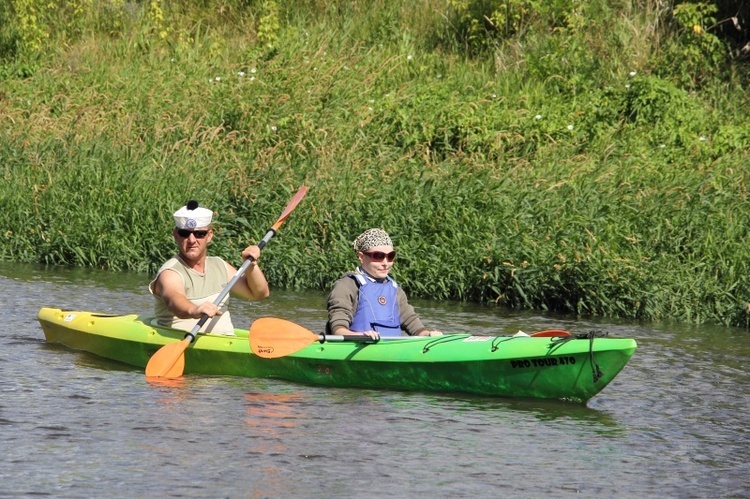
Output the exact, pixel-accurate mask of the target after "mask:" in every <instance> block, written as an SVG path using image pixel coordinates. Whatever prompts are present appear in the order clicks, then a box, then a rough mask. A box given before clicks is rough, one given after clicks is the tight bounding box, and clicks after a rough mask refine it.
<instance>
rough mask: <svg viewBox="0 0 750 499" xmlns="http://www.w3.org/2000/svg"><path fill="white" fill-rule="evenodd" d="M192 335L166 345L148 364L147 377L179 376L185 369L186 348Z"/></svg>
mask: <svg viewBox="0 0 750 499" xmlns="http://www.w3.org/2000/svg"><path fill="white" fill-rule="evenodd" d="M188 345H190V336H188V337H187V338H185V339H184V340H182V341H179V342H176V343H169V344H167V345H164V346H163V347H161V348H160V349H159V350H157V351H156V353H155V354H154V355H152V356H151V358H150V359H149V361H148V364H146V377H147V378H151V377H161V378H177V377H180V376H182V373H183V372H184V371H185V349H186V348H187V347H188Z"/></svg>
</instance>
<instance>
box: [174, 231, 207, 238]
mask: <svg viewBox="0 0 750 499" xmlns="http://www.w3.org/2000/svg"><path fill="white" fill-rule="evenodd" d="M190 234H192V235H194V236H195V238H196V239H203V238H204V237H206V235H207V234H208V231H207V230H187V229H177V235H179V236H180V237H182V238H185V239H187V238H188V237H190Z"/></svg>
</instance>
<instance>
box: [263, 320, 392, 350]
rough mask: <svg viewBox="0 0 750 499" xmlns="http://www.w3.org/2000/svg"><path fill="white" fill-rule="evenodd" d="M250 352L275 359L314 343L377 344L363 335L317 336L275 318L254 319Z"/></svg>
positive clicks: (298, 326)
mask: <svg viewBox="0 0 750 499" xmlns="http://www.w3.org/2000/svg"><path fill="white" fill-rule="evenodd" d="M249 341H250V351H251V352H253V353H254V354H255V355H257V356H258V357H263V358H266V359H275V358H277V357H286V356H287V355H291V354H293V353H295V352H298V351H300V350H302V349H303V348H305V347H306V346H309V345H312V344H313V343H315V342H324V341H356V342H360V343H377V341H378V340H373V339H372V338H370V337H369V336H365V335H363V334H346V335H339V334H317V333H313V332H312V331H310V330H308V329H306V328H304V327H302V326H300V325H299V324H295V323H294V322H291V321H287V320H284V319H277V318H275V317H261V318H260V319H255V321H253V323H252V324H251V325H250V331H249Z"/></svg>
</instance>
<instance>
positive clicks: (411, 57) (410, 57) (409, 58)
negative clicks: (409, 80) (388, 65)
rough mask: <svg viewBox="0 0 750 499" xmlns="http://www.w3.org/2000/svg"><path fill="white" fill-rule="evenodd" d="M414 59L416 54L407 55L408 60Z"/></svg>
mask: <svg viewBox="0 0 750 499" xmlns="http://www.w3.org/2000/svg"><path fill="white" fill-rule="evenodd" d="M412 59H414V56H411V55H407V56H406V60H407V61H411V60H412Z"/></svg>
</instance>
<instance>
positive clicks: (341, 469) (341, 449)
mask: <svg viewBox="0 0 750 499" xmlns="http://www.w3.org/2000/svg"><path fill="white" fill-rule="evenodd" d="M147 282H148V276H145V275H141V274H132V273H111V272H103V271H92V270H81V269H61V268H43V267H39V266H31V265H18V264H9V263H0V305H2V310H3V311H4V314H5V317H6V319H5V321H6V325H5V327H4V328H3V329H2V333H0V334H1V335H2V336H1V338H2V343H3V346H2V348H1V349H0V373H1V374H2V384H0V449H2V458H1V460H0V496H2V497H21V496H24V497H25V496H45V495H46V496H54V497H144V498H145V497H163V496H177V497H292V496H296V497H376V496H377V497H380V496H390V497H428V496H429V497H514V496H518V497H568V496H576V497H611V496H614V497H638V496H641V497H643V496H656V495H659V496H666V497H717V496H719V497H748V496H750V459H749V458H748V456H749V455H750V432H749V431H748V421H750V374H748V360H749V359H750V333H749V332H748V331H746V330H745V329H739V328H723V327H715V326H695V327H690V326H685V325H674V324H637V323H633V322H615V321H587V320H575V319H568V318H562V317H558V318H555V317H553V316H548V315H540V314H534V313H517V312H509V311H505V310H499V309H496V308H494V307H483V306H479V305H475V304H461V303H452V302H431V301H417V300H415V301H414V305H415V306H416V308H417V310H418V311H419V312H420V315H421V316H422V318H423V320H424V321H425V323H427V325H428V326H434V327H436V328H440V329H442V330H444V331H457V330H460V331H473V332H477V333H485V334H486V333H493V332H495V333H497V332H504V333H508V332H510V333H512V332H515V331H517V330H518V329H523V330H526V331H533V330H540V329H549V328H566V329H569V330H572V331H579V332H583V331H588V330H590V329H602V330H605V331H608V332H609V333H610V335H611V336H616V337H632V338H635V339H636V340H637V341H638V345H639V348H638V350H637V351H636V353H635V355H634V357H633V358H632V360H631V361H630V363H629V364H628V365H627V366H626V367H625V369H624V370H623V371H622V372H621V373H620V374H619V376H618V377H617V378H615V380H614V381H613V382H612V383H611V384H610V385H609V386H608V387H607V388H605V389H604V391H603V392H601V393H600V394H599V395H597V396H596V397H594V398H593V399H592V400H590V401H589V402H588V403H587V404H586V405H581V404H572V403H566V402H548V401H528V400H512V399H495V398H486V397H474V396H461V395H455V394H451V395H447V394H446V395H441V394H430V393H401V392H393V391H388V390H382V391H375V390H360V389H333V388H320V387H312V386H306V385H300V384H295V383H291V382H286V381H278V380H258V379H245V378H231V377H207V376H187V377H185V378H182V379H181V380H180V382H179V383H177V384H176V386H160V385H151V384H149V383H147V382H146V381H145V378H144V375H143V372H142V370H140V369H135V368H131V367H129V366H125V365H122V364H118V363H115V362H111V361H107V360H104V359H99V358H96V357H93V356H91V355H88V354H85V353H80V352H73V351H71V350H68V349H66V348H63V347H59V346H53V345H48V344H46V343H45V341H44V335H43V333H42V330H41V328H40V326H39V324H38V322H37V321H36V314H37V312H38V310H39V308H41V307H44V306H54V307H60V308H69V309H82V310H92V311H98V312H108V313H132V312H143V311H149V310H151V307H152V303H151V298H150V296H148V293H147V291H146V284H147ZM234 305H235V306H234V307H233V310H234V311H233V315H234V316H235V323H236V324H237V325H242V326H246V325H249V323H250V321H251V320H252V318H253V317H255V316H258V315H271V316H276V317H281V318H284V319H288V320H293V321H296V322H298V323H300V324H302V325H303V326H306V327H308V328H310V329H313V330H320V329H321V327H322V325H323V323H324V321H325V312H324V306H325V294H324V293H319V292H291V291H283V290H272V295H271V298H269V299H268V300H266V301H264V302H261V303H239V302H238V300H234Z"/></svg>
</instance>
